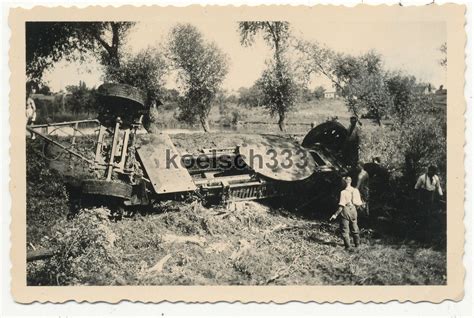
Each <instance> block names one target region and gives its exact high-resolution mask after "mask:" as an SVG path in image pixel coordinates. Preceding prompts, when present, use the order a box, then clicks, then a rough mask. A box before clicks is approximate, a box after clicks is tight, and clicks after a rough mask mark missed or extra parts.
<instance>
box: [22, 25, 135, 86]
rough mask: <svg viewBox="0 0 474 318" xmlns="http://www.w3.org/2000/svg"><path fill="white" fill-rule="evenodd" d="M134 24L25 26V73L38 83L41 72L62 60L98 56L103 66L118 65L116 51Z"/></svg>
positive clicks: (118, 60)
mask: <svg viewBox="0 0 474 318" xmlns="http://www.w3.org/2000/svg"><path fill="white" fill-rule="evenodd" d="M133 25H134V22H26V73H27V76H28V78H29V79H30V80H31V81H33V82H40V81H41V79H42V76H43V73H44V71H45V70H47V69H49V68H51V67H52V66H53V65H54V63H56V62H58V61H59V60H61V59H62V58H65V59H67V60H78V59H79V60H83V59H84V56H85V53H88V52H92V53H95V54H97V55H98V57H99V58H100V61H101V63H102V64H104V65H115V66H118V65H119V64H120V47H121V46H122V45H123V40H124V37H125V35H126V34H127V32H128V31H129V30H130V28H131V27H132V26H133Z"/></svg>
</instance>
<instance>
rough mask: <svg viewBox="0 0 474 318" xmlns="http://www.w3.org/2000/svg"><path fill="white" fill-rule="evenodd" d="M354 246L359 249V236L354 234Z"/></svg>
mask: <svg viewBox="0 0 474 318" xmlns="http://www.w3.org/2000/svg"><path fill="white" fill-rule="evenodd" d="M354 245H355V247H359V245H360V235H359V234H354Z"/></svg>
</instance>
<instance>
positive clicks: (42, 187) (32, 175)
mask: <svg viewBox="0 0 474 318" xmlns="http://www.w3.org/2000/svg"><path fill="white" fill-rule="evenodd" d="M38 143H40V141H39V140H35V141H32V140H28V141H27V143H26V153H27V156H26V196H27V201H26V218H27V240H28V242H35V244H36V242H40V240H41V238H42V237H43V236H45V235H48V234H49V229H50V227H51V226H52V224H53V223H54V222H55V221H56V220H58V219H61V218H64V217H65V216H66V215H67V214H68V213H69V203H68V199H69V197H68V193H67V189H66V186H65V184H64V178H63V177H62V176H61V175H59V174H58V173H56V172H55V171H52V170H49V169H48V165H47V163H48V162H47V160H46V159H44V158H43V157H41V156H40V155H39V154H38V153H37V152H36V150H35V147H38V146H39V145H38ZM45 198H47V199H45Z"/></svg>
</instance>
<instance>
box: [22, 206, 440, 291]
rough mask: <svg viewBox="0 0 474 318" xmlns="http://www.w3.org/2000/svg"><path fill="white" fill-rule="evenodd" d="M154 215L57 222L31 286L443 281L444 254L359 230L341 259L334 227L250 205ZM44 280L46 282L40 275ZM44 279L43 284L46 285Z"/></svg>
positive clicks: (88, 215)
mask: <svg viewBox="0 0 474 318" xmlns="http://www.w3.org/2000/svg"><path fill="white" fill-rule="evenodd" d="M153 212H154V213H151V214H148V213H147V214H137V215H135V216H133V217H125V218H122V219H121V220H115V221H114V220H111V219H110V218H109V217H108V215H109V214H110V210H108V209H107V208H95V209H87V210H84V211H82V213H80V214H79V215H78V216H76V217H75V218H74V219H73V220H66V219H62V220H58V221H57V222H56V224H55V225H54V226H53V227H52V237H50V238H48V239H46V240H42V244H43V245H44V246H45V247H51V246H52V245H54V246H55V247H56V248H58V249H59V252H58V253H57V255H56V256H55V257H54V258H52V259H51V260H47V261H39V262H35V263H31V264H30V265H29V272H28V278H29V283H30V284H32V285H37V284H40V285H43V284H53V285H57V284H59V285H68V284H86V285H88V284H94V285H301V284H304V285H326V284H330V285H404V284H415V285H417V284H423V285H424V284H428V285H438V284H445V283H446V272H445V267H446V265H445V256H444V253H443V252H442V251H437V250H434V249H432V248H427V247H422V246H420V245H419V244H417V243H415V242H395V241H393V240H390V239H389V238H384V237H381V236H379V235H377V234H376V233H374V231H373V230H370V229H362V232H361V236H362V246H361V247H360V248H358V249H355V250H354V251H346V250H344V248H343V245H342V241H341V239H340V237H339V235H338V231H337V228H338V226H337V223H329V222H326V221H321V220H308V219H304V218H301V217H297V216H295V215H292V214H291V213H289V212H288V211H285V210H281V209H275V208H271V207H269V206H267V205H265V204H262V203H257V202H242V203H238V204H233V205H231V206H230V207H229V208H224V207H214V208H210V209H207V208H204V207H202V206H201V205H200V204H198V203H176V202H171V201H167V202H162V203H161V204H160V205H159V206H156V207H155V210H154V211H153ZM81 246H82V247H81ZM48 275H49V276H48ZM47 277H49V278H47Z"/></svg>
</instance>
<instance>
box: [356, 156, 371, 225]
mask: <svg viewBox="0 0 474 318" xmlns="http://www.w3.org/2000/svg"><path fill="white" fill-rule="evenodd" d="M357 168H358V169H357V170H358V175H357V185H356V188H357V189H358V190H359V192H360V195H361V198H362V200H363V202H364V203H365V207H364V212H365V215H366V216H369V200H370V187H369V180H370V177H369V173H368V172H367V171H366V170H365V169H364V165H363V164H362V163H361V162H359V164H358V167H357Z"/></svg>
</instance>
